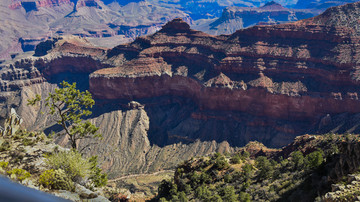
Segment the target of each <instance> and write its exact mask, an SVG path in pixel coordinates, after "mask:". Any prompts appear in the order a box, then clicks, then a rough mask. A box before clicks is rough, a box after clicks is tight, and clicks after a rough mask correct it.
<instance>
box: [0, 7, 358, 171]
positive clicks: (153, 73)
mask: <svg viewBox="0 0 360 202" xmlns="http://www.w3.org/2000/svg"><path fill="white" fill-rule="evenodd" d="M359 8H360V3H354V4H349V5H345V6H341V7H336V8H332V9H329V10H327V11H326V12H325V13H324V14H322V15H320V16H318V17H315V18H311V19H309V20H302V21H298V22H295V23H289V24H283V25H271V26H269V25H266V26H265V25H263V26H256V27H252V28H249V29H245V30H239V31H237V32H236V33H234V34H232V35H221V36H212V35H209V34H206V33H203V32H200V31H196V30H193V29H191V28H190V26H189V25H188V23H186V22H185V21H184V20H181V19H175V20H173V21H171V22H169V23H168V24H166V25H164V26H163V28H162V29H161V30H160V31H158V32H157V33H155V34H153V35H149V36H145V37H139V38H138V39H136V40H135V41H134V42H132V43H128V44H125V45H119V46H116V47H115V48H110V49H109V48H99V47H96V46H93V45H91V44H90V43H89V42H88V41H87V40H84V39H81V38H79V37H70V38H65V37H64V38H57V39H53V41H51V40H50V41H47V42H43V43H41V44H40V45H38V46H37V50H38V51H37V52H36V53H37V56H32V57H29V58H26V59H23V60H19V61H17V62H15V61H16V60H15V61H14V62H13V63H11V62H10V63H4V64H2V68H1V71H0V75H2V76H1V86H0V87H1V94H0V95H1V98H2V99H3V100H4V102H3V103H2V105H1V106H2V108H1V110H2V111H0V112H1V115H2V116H3V117H5V115H4V114H6V112H7V111H6V109H8V108H10V107H14V108H17V109H18V112H19V114H20V115H21V116H22V117H23V119H24V124H26V126H27V127H29V128H33V129H36V128H37V129H45V131H46V132H50V131H51V130H56V125H54V117H50V116H45V115H44V114H41V113H39V111H45V112H46V110H45V106H43V105H39V106H35V107H33V108H30V107H28V106H27V105H26V100H27V99H29V98H31V97H33V96H34V95H35V94H36V93H41V94H42V96H46V95H47V93H49V92H52V91H53V89H54V88H55V86H56V83H59V82H60V81H61V80H67V81H69V82H72V81H76V82H77V83H78V85H79V87H80V88H81V89H83V90H85V89H87V90H89V91H90V92H91V93H92V94H93V96H94V98H95V99H96V103H97V104H96V106H95V107H94V108H93V111H94V113H93V115H92V116H91V117H89V119H90V120H91V121H92V122H93V123H94V124H96V125H97V126H99V127H100V132H101V133H102V134H103V136H104V138H103V139H102V140H97V141H94V142H92V143H96V144H94V145H92V146H91V147H90V148H89V150H88V153H89V154H97V155H99V159H100V160H101V161H102V162H103V165H104V168H106V169H107V170H108V171H110V173H111V174H112V176H116V175H118V174H123V173H129V172H130V173H136V172H152V171H156V170H160V169H169V168H173V167H174V166H175V165H176V164H177V163H178V162H180V161H182V160H184V159H187V158H190V157H191V156H194V155H205V154H208V153H211V152H214V151H233V150H234V147H236V146H243V145H245V144H246V143H247V142H249V141H251V140H258V141H261V142H263V143H264V144H265V145H266V146H272V147H281V146H284V145H286V144H288V143H290V142H291V141H292V140H293V139H294V137H295V136H298V135H301V134H305V133H318V132H319V133H326V132H329V131H331V132H339V133H344V132H360V130H359V120H360V119H359V118H358V117H359V115H358V113H359V111H360V107H359V106H360V102H359V100H358V94H359V93H360V92H359V75H360V74H359V72H358V71H359V70H358V69H359V68H358V63H359V62H358V60H359V53H358V48H357V46H358V45H359V36H360V35H359V30H360V29H359V28H358V27H359V23H358V21H357V20H358V18H357V17H356V16H359V13H360V11H359ZM134 100H135V101H136V102H133V101H134ZM344 123H346V124H344ZM59 143H61V144H63V145H66V144H67V141H66V139H61V140H59ZM87 143H89V142H81V143H80V144H81V145H86V144H87ZM90 143H91V142H90ZM134 159H137V161H134Z"/></svg>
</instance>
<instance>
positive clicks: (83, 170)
mask: <svg viewBox="0 0 360 202" xmlns="http://www.w3.org/2000/svg"><path fill="white" fill-rule="evenodd" d="M45 163H46V164H47V165H48V166H49V167H50V168H52V169H54V170H58V169H62V170H64V171H65V173H66V174H67V175H68V176H69V177H70V179H71V180H73V181H78V180H79V178H84V177H85V176H89V175H90V174H91V163H90V162H89V160H88V159H84V158H82V156H81V154H80V153H78V152H77V151H75V150H71V151H65V152H57V153H54V154H52V155H49V156H46V158H45Z"/></svg>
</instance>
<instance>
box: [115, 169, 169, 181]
mask: <svg viewBox="0 0 360 202" xmlns="http://www.w3.org/2000/svg"><path fill="white" fill-rule="evenodd" d="M166 172H172V173H174V170H161V171H157V172H154V173H141V174H133V175H126V176H122V177H118V178H115V179H111V180H108V182H116V181H118V180H122V179H127V178H132V177H140V176H149V175H157V174H160V173H166Z"/></svg>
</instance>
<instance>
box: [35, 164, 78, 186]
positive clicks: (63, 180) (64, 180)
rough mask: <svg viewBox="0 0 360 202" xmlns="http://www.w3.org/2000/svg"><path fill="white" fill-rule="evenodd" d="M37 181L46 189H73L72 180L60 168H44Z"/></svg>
mask: <svg viewBox="0 0 360 202" xmlns="http://www.w3.org/2000/svg"><path fill="white" fill-rule="evenodd" d="M39 183H40V184H41V185H43V186H44V187H46V188H48V189H60V190H68V191H74V189H75V186H74V182H73V181H72V180H71V179H70V177H69V176H68V175H67V174H66V172H65V171H64V170H62V169H57V170H53V169H50V170H46V171H44V172H43V173H42V174H41V175H40V177H39Z"/></svg>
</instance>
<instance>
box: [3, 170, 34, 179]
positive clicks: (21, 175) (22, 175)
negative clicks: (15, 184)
mask: <svg viewBox="0 0 360 202" xmlns="http://www.w3.org/2000/svg"><path fill="white" fill-rule="evenodd" d="M7 174H8V175H9V176H10V178H12V179H16V180H18V181H23V180H25V179H26V178H29V177H30V176H31V174H30V173H29V172H28V171H26V170H24V169H20V168H14V169H12V170H9V171H7Z"/></svg>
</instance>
